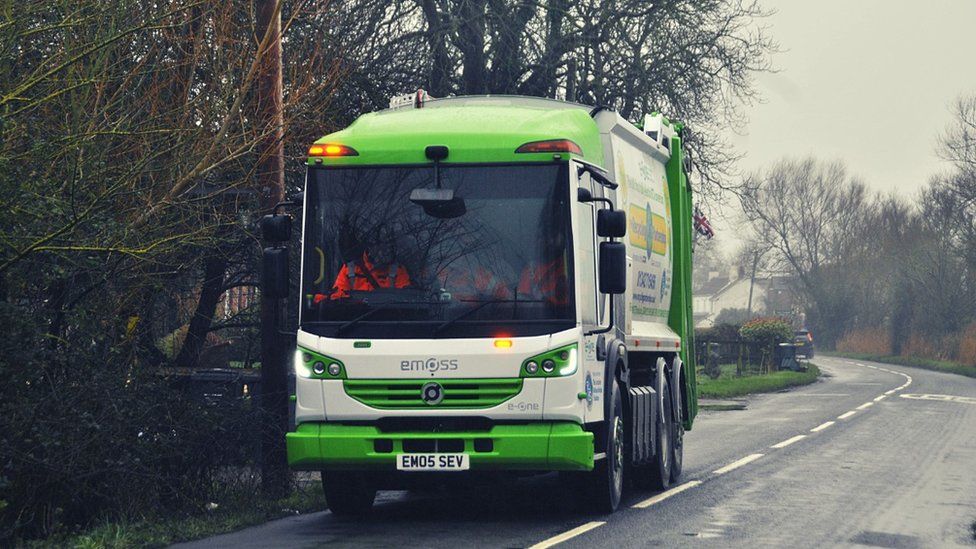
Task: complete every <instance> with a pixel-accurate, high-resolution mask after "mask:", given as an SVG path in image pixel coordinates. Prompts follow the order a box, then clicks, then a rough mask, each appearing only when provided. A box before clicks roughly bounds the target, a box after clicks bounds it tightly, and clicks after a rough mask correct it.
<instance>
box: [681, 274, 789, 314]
mask: <svg viewBox="0 0 976 549" xmlns="http://www.w3.org/2000/svg"><path fill="white" fill-rule="evenodd" d="M790 282H791V279H790V278H789V277H786V276H782V275H768V274H763V275H759V276H756V278H755V279H754V280H753V279H752V278H751V277H750V276H749V273H747V272H745V269H744V268H742V267H735V266H734V267H731V268H730V269H729V270H728V272H724V273H723V272H721V271H712V272H709V273H708V280H707V281H705V282H704V283H702V284H700V285H699V287H697V288H695V289H694V294H693V295H694V297H693V300H692V307H693V309H694V315H695V316H694V318H695V327H696V328H708V327H711V326H713V325H714V324H715V319H716V318H717V317H718V315H719V313H721V312H722V311H724V310H727V309H739V310H744V311H751V315H750V316H782V317H784V318H789V319H793V318H794V317H795V316H796V312H797V308H798V303H797V300H796V297H795V295H794V292H793V290H792V288H791V286H790Z"/></svg>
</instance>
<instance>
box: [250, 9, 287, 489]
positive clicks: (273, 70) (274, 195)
mask: <svg viewBox="0 0 976 549" xmlns="http://www.w3.org/2000/svg"><path fill="white" fill-rule="evenodd" d="M282 1H284V0H255V8H256V11H257V21H256V23H257V24H256V31H257V39H258V43H259V46H258V47H259V48H260V45H261V44H265V40H264V38H265V37H266V36H269V37H270V40H268V41H267V46H266V47H265V48H264V50H263V51H262V50H260V49H259V51H258V55H259V56H260V59H259V72H258V75H257V81H256V87H255V91H256V95H257V105H256V120H257V126H256V127H257V128H258V130H259V131H261V132H262V136H263V137H262V138H261V141H260V142H259V144H258V165H257V170H256V172H255V174H256V183H257V189H258V194H259V196H260V197H261V211H262V213H269V212H271V211H272V210H273V209H274V207H275V205H276V204H278V203H279V202H281V201H283V200H284V198H285V149H284V142H283V137H284V136H283V133H284V127H283V126H284V114H283V112H282V111H283V103H284V94H283V90H282V74H281V9H280V6H279V5H278V4H279V2H282ZM283 312H284V307H283V306H282V301H281V300H280V299H270V298H268V297H267V296H265V295H264V294H262V295H261V392H260V397H261V425H260V428H261V487H262V491H263V492H264V494H265V496H267V497H272V498H278V497H283V496H285V495H287V494H288V492H289V491H290V488H291V482H290V481H291V479H290V475H289V472H288V462H287V456H286V453H285V432H286V431H287V430H288V394H287V391H288V384H287V377H286V375H287V372H286V368H285V364H286V357H287V356H288V343H287V341H286V340H285V338H284V337H283V336H282V335H281V333H280V328H281V320H282V316H283Z"/></svg>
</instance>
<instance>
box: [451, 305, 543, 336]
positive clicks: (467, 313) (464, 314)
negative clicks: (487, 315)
mask: <svg viewBox="0 0 976 549" xmlns="http://www.w3.org/2000/svg"><path fill="white" fill-rule="evenodd" d="M465 301H467V302H468V303H477V305H475V306H474V307H472V308H470V309H468V310H467V311H464V312H462V313H461V314H459V315H457V316H455V317H454V318H452V319H450V320H446V321H444V322H443V323H441V324H440V325H438V326H437V327H436V328H434V335H437V334H439V333H441V332H443V331H444V330H446V329H447V328H449V327H451V326H452V325H453V324H454V323H455V322H457V321H458V320H461V319H462V318H465V317H468V316H471V315H473V314H474V313H476V312H478V311H480V310H481V309H484V308H485V307H487V306H489V305H494V304H496V303H542V300H541V299H488V300H484V301H480V300H476V299H472V300H465Z"/></svg>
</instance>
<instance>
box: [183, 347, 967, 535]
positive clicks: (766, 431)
mask: <svg viewBox="0 0 976 549" xmlns="http://www.w3.org/2000/svg"><path fill="white" fill-rule="evenodd" d="M814 362H815V363H816V364H818V365H819V366H820V368H821V370H823V371H824V372H825V373H826V374H827V375H828V376H829V377H826V378H825V379H823V380H822V381H820V382H818V383H815V384H813V385H810V386H807V387H804V388H801V389H797V390H794V391H789V392H783V393H775V394H769V395H758V396H755V397H752V398H750V399H749V401H748V407H747V409H746V410H741V411H724V412H709V411H705V412H702V414H701V415H700V416H699V417H698V419H697V420H696V422H695V429H694V430H693V431H690V432H689V433H688V434H687V435H686V439H685V441H686V442H685V471H684V474H683V476H682V481H681V484H679V485H678V486H677V487H676V488H673V489H672V491H670V492H665V493H663V494H656V493H654V492H637V493H634V492H631V493H630V494H627V495H625V500H624V502H623V503H622V504H621V507H620V510H619V511H618V512H617V513H615V514H613V515H600V514H593V513H590V512H588V511H586V510H585V506H583V505H581V502H580V501H579V500H580V499H581V496H580V495H579V494H578V492H577V491H575V490H574V489H573V487H572V486H568V485H566V484H565V483H560V482H559V477H558V476H556V475H548V476H545V477H540V478H535V479H529V480H522V481H519V482H517V483H515V484H514V485H506V486H494V487H492V486H487V487H486V486H480V487H468V488H458V489H454V490H451V491H442V492H434V493H425V494H415V493H413V492H410V493H404V492H383V493H381V494H380V496H379V497H378V499H377V505H376V508H375V510H374V512H373V514H372V515H371V516H370V517H369V518H366V519H359V520H350V519H339V518H336V517H334V516H332V515H331V514H330V513H328V512H327V511H324V512H320V513H312V514H308V515H302V516H296V517H290V518H286V519H281V520H277V521H273V522H270V523H267V524H264V525H261V526H257V527H253V528H248V529H245V530H242V531H239V532H235V533H232V534H226V535H223V536H217V537H213V538H209V539H206V540H201V541H198V542H193V543H189V544H183V545H180V546H179V547H187V548H189V547H193V548H203V547H208V548H209V547H235V548H250V547H303V548H305V547H309V548H310V547H323V546H342V547H347V546H352V547H379V546H384V547H388V546H405V547H462V546H463V547H482V546H483V547H528V546H532V545H535V544H541V546H543V547H544V546H549V545H550V544H554V543H556V542H561V544H560V547H567V548H568V547H594V546H599V547H609V546H613V547H646V546H666V547H698V546H702V547H836V546H862V547H863V546H867V547H896V548H914V547H954V546H963V547H965V546H969V547H972V546H976V543H974V542H973V541H972V534H971V532H970V529H969V528H970V524H971V523H972V522H973V521H974V520H976V379H972V378H966V377H962V376H956V375H951V374H942V373H937V372H929V371H925V370H918V369H914V368H908V367H902V366H889V365H884V364H875V363H870V362H859V361H853V360H847V359H839V358H828V357H817V358H816V359H815V361H814ZM940 395H941V396H940ZM882 397H883V398H882ZM947 397H962V398H947ZM876 399H878V400H876ZM850 412H853V413H850ZM831 422H832V423H831ZM635 506H636V507H635Z"/></svg>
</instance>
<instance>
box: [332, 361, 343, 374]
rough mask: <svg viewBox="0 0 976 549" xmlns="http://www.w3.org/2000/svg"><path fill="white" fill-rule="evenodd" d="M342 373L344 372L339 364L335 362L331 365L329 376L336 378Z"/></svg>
mask: <svg viewBox="0 0 976 549" xmlns="http://www.w3.org/2000/svg"><path fill="white" fill-rule="evenodd" d="M341 371H342V368H340V367H339V363H338V362H333V363H332V364H329V375H330V376H333V377H335V376H337V375H339V372H341Z"/></svg>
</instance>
